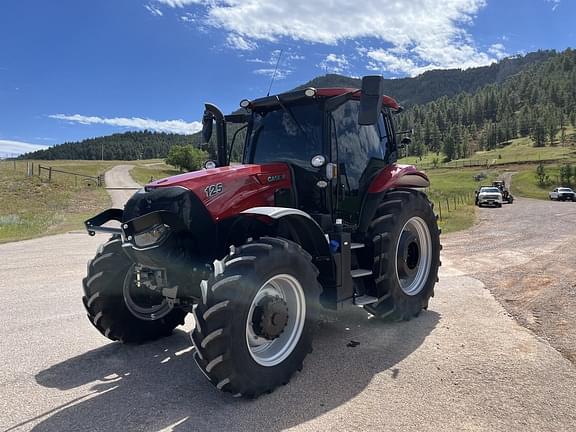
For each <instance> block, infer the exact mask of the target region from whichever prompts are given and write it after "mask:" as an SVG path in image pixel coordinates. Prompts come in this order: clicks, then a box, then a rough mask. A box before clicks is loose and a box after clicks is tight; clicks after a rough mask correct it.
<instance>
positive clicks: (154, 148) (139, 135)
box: [21, 130, 201, 160]
mask: <svg viewBox="0 0 576 432" xmlns="http://www.w3.org/2000/svg"><path fill="white" fill-rule="evenodd" d="M200 140H201V138H200V135H199V134H195V135H179V134H168V133H163V132H150V131H147V130H145V131H142V132H125V133H118V134H113V135H108V136H103V137H98V138H89V139H86V140H83V141H80V142H67V143H64V144H60V145H56V146H54V147H50V148H48V149H46V150H38V151H35V152H33V153H27V154H25V155H23V156H21V157H22V158H24V159H48V160H54V159H88V160H98V159H101V158H102V155H103V156H104V159H105V160H135V159H153V158H164V157H166V156H167V155H168V151H169V150H170V148H171V147H172V146H174V145H186V144H194V145H198V144H200ZM102 152H104V153H102Z"/></svg>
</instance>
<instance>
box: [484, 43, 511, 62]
mask: <svg viewBox="0 0 576 432" xmlns="http://www.w3.org/2000/svg"><path fill="white" fill-rule="evenodd" d="M488 52H489V53H490V54H492V55H493V56H495V57H496V58H497V59H498V60H500V59H502V58H504V57H507V56H508V55H509V54H508V53H507V52H506V48H505V47H504V45H502V44H501V43H495V44H492V45H490V48H488Z"/></svg>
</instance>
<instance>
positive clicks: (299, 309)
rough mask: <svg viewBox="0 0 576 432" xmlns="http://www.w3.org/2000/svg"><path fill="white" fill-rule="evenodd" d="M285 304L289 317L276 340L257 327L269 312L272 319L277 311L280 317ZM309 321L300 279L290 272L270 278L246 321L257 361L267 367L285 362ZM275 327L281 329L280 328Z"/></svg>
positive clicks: (249, 341)
mask: <svg viewBox="0 0 576 432" xmlns="http://www.w3.org/2000/svg"><path fill="white" fill-rule="evenodd" d="M272 305H279V306H272ZM284 307H285V308H286V310H287V317H286V318H287V319H286V322H285V325H284V326H283V328H282V329H281V332H280V334H278V335H277V336H276V337H274V338H273V339H271V338H270V336H268V337H265V336H263V335H262V334H261V333H262V330H261V329H258V328H256V327H257V323H256V324H255V320H256V321H258V320H259V319H263V318H262V316H263V314H264V313H266V314H268V315H271V314H272V317H271V318H270V320H271V322H272V323H274V322H275V319H274V318H275V316H274V313H275V312H276V313H277V315H276V316H280V315H282V313H281V311H282V310H284ZM263 309H266V310H264V311H263ZM283 318H285V317H284V316H281V317H280V320H282V319H283ZM305 321H306V297H305V295H304V290H303V289H302V285H300V282H298V280H297V279H296V278H295V277H293V276H290V275H287V274H279V275H276V276H273V277H272V278H270V279H268V280H267V281H266V282H265V283H264V284H263V285H262V286H261V287H260V289H259V290H258V292H257V293H256V295H255V296H254V299H253V300H252V304H251V305H250V309H249V312H248V317H247V320H246V344H247V345H248V351H249V352H250V355H251V356H252V358H253V359H254V361H256V363H258V364H260V365H262V366H266V367H271V366H276V365H277V364H280V363H282V362H283V361H284V360H285V359H286V358H287V357H288V356H289V355H290V354H291V353H292V352H293V351H294V348H295V347H296V345H297V344H298V341H299V340H300V336H301V335H302V330H303V328H304V323H305ZM259 330H260V331H259ZM273 330H274V331H276V332H277V331H279V329H278V327H275V328H273ZM259 333H260V334H259Z"/></svg>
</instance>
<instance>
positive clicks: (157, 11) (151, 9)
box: [144, 4, 164, 16]
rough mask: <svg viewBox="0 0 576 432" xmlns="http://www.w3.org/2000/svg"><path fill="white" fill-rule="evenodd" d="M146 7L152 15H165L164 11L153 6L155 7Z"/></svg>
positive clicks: (148, 5)
mask: <svg viewBox="0 0 576 432" xmlns="http://www.w3.org/2000/svg"><path fill="white" fill-rule="evenodd" d="M144 7H145V8H146V10H147V11H148V12H150V13H151V14H152V15H154V16H162V15H164V14H163V13H162V11H161V10H160V9H158V8H157V7H156V6H153V5H151V4H147V5H144Z"/></svg>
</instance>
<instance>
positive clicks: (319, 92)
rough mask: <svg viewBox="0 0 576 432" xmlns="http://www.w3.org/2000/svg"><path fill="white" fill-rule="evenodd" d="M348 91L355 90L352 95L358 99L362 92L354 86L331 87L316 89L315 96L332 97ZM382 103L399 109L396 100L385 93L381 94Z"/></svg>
mask: <svg viewBox="0 0 576 432" xmlns="http://www.w3.org/2000/svg"><path fill="white" fill-rule="evenodd" d="M349 92H356V94H355V95H354V99H360V95H361V94H362V92H361V91H360V90H359V89H355V88H346V87H333V88H319V89H316V96H323V97H333V96H340V95H341V94H344V93H349ZM382 103H383V104H384V106H387V107H388V108H391V109H393V110H398V109H400V105H399V104H398V102H396V100H395V99H394V98H391V97H390V96H386V95H384V96H382Z"/></svg>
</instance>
